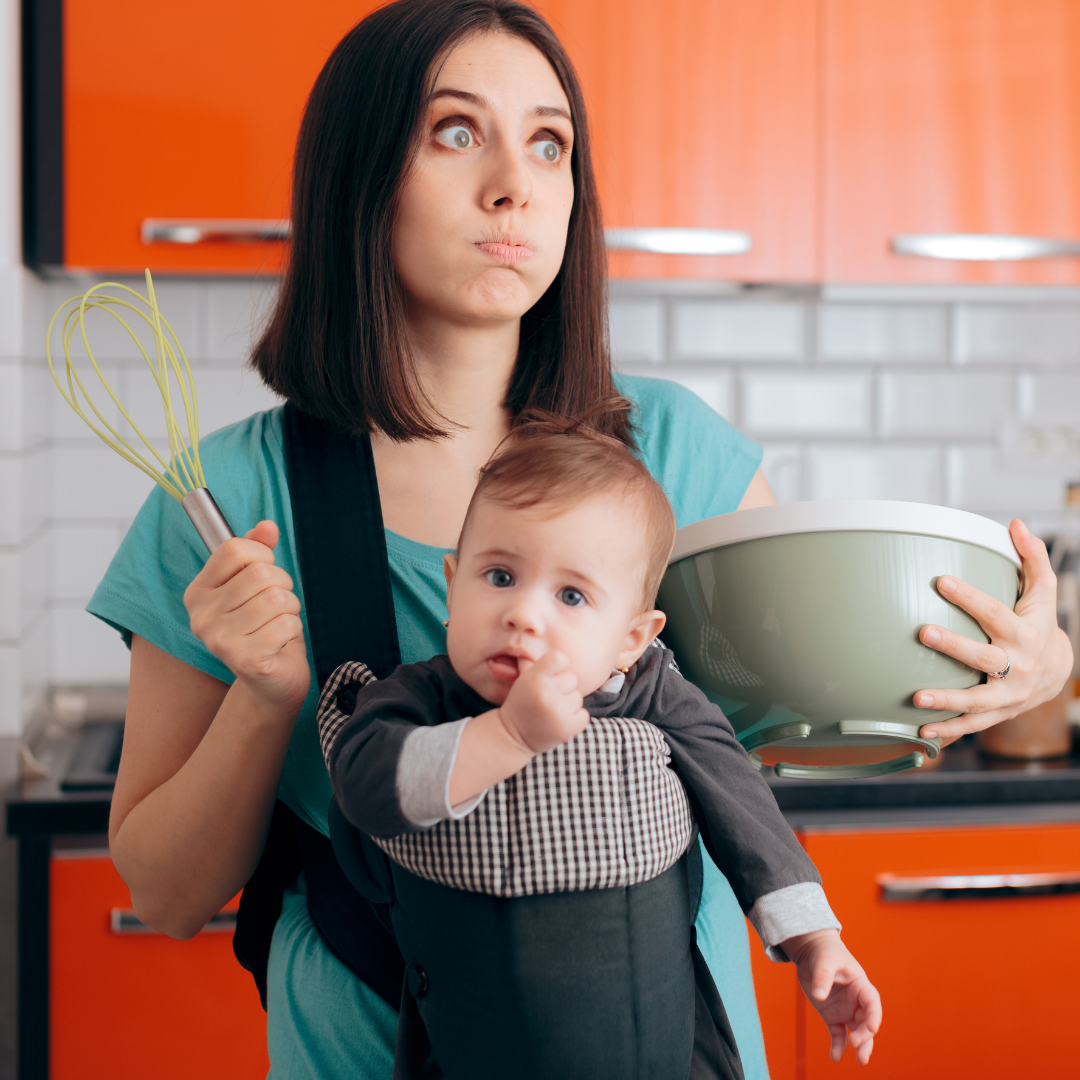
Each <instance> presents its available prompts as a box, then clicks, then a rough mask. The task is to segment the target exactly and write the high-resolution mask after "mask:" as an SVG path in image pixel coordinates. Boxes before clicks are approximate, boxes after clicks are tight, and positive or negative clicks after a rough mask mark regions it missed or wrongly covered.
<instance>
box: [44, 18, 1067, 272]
mask: <svg viewBox="0 0 1080 1080" xmlns="http://www.w3.org/2000/svg"><path fill="white" fill-rule="evenodd" d="M380 2H381V0H320V3H318V4H308V5H300V4H297V3H295V0H216V2H211V0H188V2H186V3H184V4H175V3H174V4H156V5H155V4H149V5H147V4H145V3H137V2H136V0H26V3H25V4H24V11H25V13H26V18H25V21H24V26H25V34H26V48H25V55H26V56H27V58H28V59H29V61H30V62H29V66H28V70H27V77H26V80H25V88H26V125H25V132H26V138H25V146H24V150H25V155H24V157H25V181H26V183H25V193H26V194H25V199H26V213H25V236H26V249H27V260H28V262H30V263H31V264H32V265H35V266H45V267H48V266H63V267H68V268H90V269H95V270H117V271H127V272H132V271H135V272H137V271H139V270H141V269H142V268H143V267H144V266H146V265H149V266H151V267H153V268H156V269H161V270H172V271H190V272H225V273H230V272H232V273H251V272H260V271H266V272H274V271H276V270H277V269H278V267H279V266H280V262H281V258H282V255H283V252H284V236H285V235H286V233H287V227H288V223H287V221H286V217H287V214H288V202H289V198H288V196H289V182H290V172H291V163H292V153H293V146H294V143H295V139H296V133H297V130H298V127H299V122H300V117H301V114H302V112H303V108H304V103H305V101H306V99H307V95H308V92H309V90H310V87H311V85H312V83H313V82H314V80H315V77H316V75H317V74H318V71H319V69H320V67H321V66H322V64H323V62H324V61H325V59H326V57H327V56H328V55H329V54H330V52H331V50H332V49H333V47H334V45H335V44H336V43H337V42H338V41H339V40H340V38H341V37H342V36H343V35H344V34H345V33H346V32H347V31H348V30H349V28H350V27H352V26H353V25H354V24H355V23H356V22H357V21H358V20H359V19H361V18H363V17H364V16H365V15H366V14H367V13H368V12H369V11H370V10H372V9H373V8H374V7H376V6H378V3H380ZM536 2H537V4H538V6H539V8H540V10H542V11H543V13H544V14H545V15H546V16H548V18H549V19H550V20H551V22H552V23H553V25H554V26H555V29H556V30H557V32H558V33H559V34H560V36H561V38H562V40H563V41H564V43H565V44H566V47H567V49H568V51H569V53H570V55H571V57H572V58H573V61H574V63H575V65H576V67H577V69H578V72H579V73H580V76H581V79H582V83H583V86H584V92H585V99H586V104H587V107H588V110H589V114H590V126H591V130H592V135H593V150H594V159H595V163H596V169H597V174H598V178H599V183H600V189H601V196H602V200H603V207H604V216H605V224H606V226H607V227H608V230H609V231H608V239H609V248H610V249H611V268H612V272H613V273H614V274H615V275H616V276H621V277H678V278H726V279H731V280H739V281H880V282H890V281H895V282H904V281H911V282H957V281H973V282H1034V283H1072V282H1077V281H1080V257H1078V255H1080V3H1077V0H949V2H948V3H945V2H942V0H905V2H904V3H896V2H895V0H664V2H663V3H661V2H658V0H536ZM685 251H697V252H706V253H708V252H712V254H693V255H690V254H658V253H656V252H685ZM1032 256H1034V257H1032Z"/></svg>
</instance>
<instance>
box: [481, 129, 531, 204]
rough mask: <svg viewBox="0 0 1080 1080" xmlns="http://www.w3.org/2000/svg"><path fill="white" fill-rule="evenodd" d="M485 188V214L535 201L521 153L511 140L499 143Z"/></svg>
mask: <svg viewBox="0 0 1080 1080" xmlns="http://www.w3.org/2000/svg"><path fill="white" fill-rule="evenodd" d="M489 162H490V164H489V168H488V173H487V176H486V177H485V184H484V196H483V200H484V209H485V210H512V209H516V208H519V207H522V206H524V205H525V204H526V203H527V202H528V201H529V199H530V198H531V197H532V192H533V183H532V176H531V174H530V173H529V169H528V166H527V165H526V163H525V162H524V161H523V160H522V151H521V149H520V148H519V147H517V146H515V145H514V144H513V143H511V142H510V141H509V140H499V141H498V142H497V143H496V144H495V145H494V146H493V147H492V153H491V156H490V158H489Z"/></svg>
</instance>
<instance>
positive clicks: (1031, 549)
mask: <svg viewBox="0 0 1080 1080" xmlns="http://www.w3.org/2000/svg"><path fill="white" fill-rule="evenodd" d="M1009 535H1010V536H1011V537H1012V542H1013V546H1014V547H1015V548H1016V551H1017V554H1019V556H1020V561H1021V562H1022V563H1023V565H1024V594H1023V596H1022V597H1021V598H1020V603H1019V604H1018V605H1017V607H1021V605H1024V603H1025V601H1028V602H1031V601H1034V602H1040V601H1044V602H1045V601H1049V602H1050V603H1053V604H1056V603H1057V577H1056V576H1055V574H1054V570H1053V568H1052V567H1051V565H1050V556H1049V555H1048V554H1047V552H1046V545H1045V544H1044V543H1043V542H1042V541H1041V540H1040V539H1039V538H1038V537H1037V536H1036V535H1035V534H1034V533H1033V532H1031V530H1030V529H1028V527H1027V526H1026V525H1025V524H1024V523H1023V522H1022V521H1021V520H1020V519H1019V518H1014V519H1013V520H1012V521H1011V522H1010V523H1009Z"/></svg>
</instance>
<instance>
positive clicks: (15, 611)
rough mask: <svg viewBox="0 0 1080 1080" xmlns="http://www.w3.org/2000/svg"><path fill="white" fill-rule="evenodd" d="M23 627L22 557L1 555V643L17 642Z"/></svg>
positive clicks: (12, 553)
mask: <svg viewBox="0 0 1080 1080" xmlns="http://www.w3.org/2000/svg"><path fill="white" fill-rule="evenodd" d="M22 627H23V604H22V556H21V555H20V554H17V553H15V552H7V553H0V641H6V642H15V641H17V640H18V637H19V635H20V634H21V633H22Z"/></svg>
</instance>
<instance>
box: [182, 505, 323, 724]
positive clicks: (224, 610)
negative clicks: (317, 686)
mask: <svg viewBox="0 0 1080 1080" xmlns="http://www.w3.org/2000/svg"><path fill="white" fill-rule="evenodd" d="M278 535H279V534H278V527H277V526H276V525H275V524H274V523H273V522H272V521H260V522H259V524H258V525H256V526H255V528H254V529H251V530H250V531H249V532H248V533H247V534H246V535H245V536H244V537H243V538H240V537H236V538H234V539H232V540H226V541H225V543H224V544H222V545H221V547H219V548H218V549H217V551H215V552H214V553H213V554H212V555H211V556H210V558H209V559H207V561H206V564H205V566H203V568H202V570H201V571H200V572H199V573H198V574H197V575H196V577H195V579H194V580H193V581H192V582H191V584H190V585H189V586H188V588H187V590H186V591H185V593H184V605H185V606H186V607H187V611H188V617H189V618H190V620H191V630H192V633H193V634H194V635H195V636H196V637H197V638H198V639H199V640H200V641H201V642H202V643H203V644H204V645H205V646H206V647H207V648H208V649H209V650H210V651H211V652H212V653H213V654H214V655H215V656H216V657H217V658H218V659H219V660H220V661H221V662H222V663H223V664H225V666H226V667H227V668H228V669H229V670H230V671H231V672H232V673H233V674H234V675H235V676H236V678H237V680H238V681H239V682H241V683H243V684H244V686H245V688H246V689H247V690H248V692H249V693H250V694H251V695H252V696H253V697H254V698H255V699H256V700H258V701H259V702H261V703H262V704H264V705H266V706H268V707H269V708H271V709H273V710H275V711H277V710H281V711H282V712H284V713H287V714H291V715H292V716H295V715H296V713H297V712H298V711H299V710H300V707H301V705H302V704H303V702H304V698H305V697H306V696H307V692H308V686H309V684H310V679H311V675H310V671H309V668H308V659H307V649H306V647H305V645H304V627H303V623H302V622H301V621H300V601H299V599H297V596H296V593H294V592H293V591H292V589H293V580H292V578H291V577H290V576H289V575H288V574H287V573H286V572H285V571H284V570H283V569H282V568H281V567H280V566H276V565H275V564H274V548H275V546H276V545H277V542H278Z"/></svg>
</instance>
